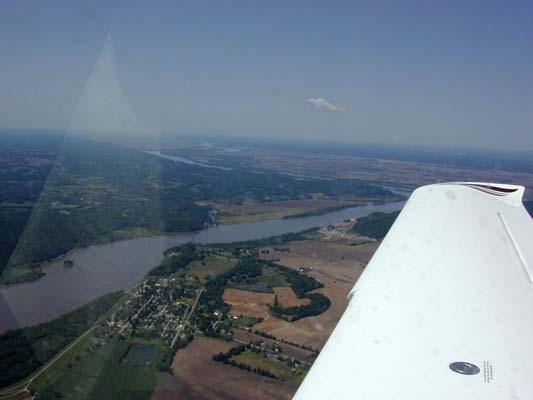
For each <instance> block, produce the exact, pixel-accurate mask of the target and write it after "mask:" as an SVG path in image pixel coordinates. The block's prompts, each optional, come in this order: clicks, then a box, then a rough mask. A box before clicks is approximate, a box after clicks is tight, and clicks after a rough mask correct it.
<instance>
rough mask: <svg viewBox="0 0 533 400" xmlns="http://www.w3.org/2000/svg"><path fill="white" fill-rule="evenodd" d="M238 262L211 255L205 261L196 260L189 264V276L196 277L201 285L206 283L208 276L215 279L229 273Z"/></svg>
mask: <svg viewBox="0 0 533 400" xmlns="http://www.w3.org/2000/svg"><path fill="white" fill-rule="evenodd" d="M236 262H237V260H235V259H234V258H230V259H229V260H228V259H227V258H226V257H221V256H218V255H210V256H207V257H205V258H204V259H203V260H196V261H193V262H191V263H190V264H189V266H188V267H187V274H188V275H190V276H196V277H198V279H199V280H200V283H202V284H203V283H205V281H206V279H207V277H208V276H210V277H215V276H217V275H219V274H222V273H224V272H226V271H229V270H230V269H231V268H233V267H234V266H235V264H236Z"/></svg>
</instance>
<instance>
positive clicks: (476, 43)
mask: <svg viewBox="0 0 533 400" xmlns="http://www.w3.org/2000/svg"><path fill="white" fill-rule="evenodd" d="M532 21H533V3H531V2H524V3H521V2H519V1H517V2H504V1H501V2H494V1H479V2H477V1H468V2H465V1H451V0H450V1H438V2H437V1H419V2H417V1H409V2H400V1H394V2H385V1H379V0H378V1H376V0H374V1H368V2H366V1H340V0H339V1H330V2H326V1H313V0H309V1H297V0H292V1H286V0H285V1H277V0H272V1H239V2H233V1H229V0H228V1H224V0H222V1H221V0H216V1H201V0H195V1H151V2H129V1H128V2H126V1H100V0H92V1H76V2H73V1H63V0H57V1H54V2H43V1H25V0H2V2H0V127H1V128H17V129H43V130H44V129H59V130H80V129H83V130H89V131H104V132H129V133H135V134H142V135H157V134H158V133H163V132H164V133H177V134H180V133H182V134H188V135H190V134H198V135H200V134H208V135H217V134H220V135H235V136H249V137H288V138H292V139H294V138H296V139H298V138H302V139H314V138H318V139H322V140H323V139H331V140H353V141H365V142H378V143H392V144H421V145H439V146H452V147H453V146H460V147H462V146H467V147H491V148H514V149H528V150H533V129H532V127H533V23H532Z"/></svg>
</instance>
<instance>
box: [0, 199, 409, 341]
mask: <svg viewBox="0 0 533 400" xmlns="http://www.w3.org/2000/svg"><path fill="white" fill-rule="evenodd" d="M403 204H404V202H394V203H388V204H380V205H366V206H360V207H351V208H345V209H342V210H339V211H334V212H331V213H328V214H324V215H317V216H310V217H302V218H292V219H273V220H267V221H260V222H249V223H241V224H232V225H219V226H216V227H211V228H208V229H205V230H202V231H196V232H187V233H180V234H176V235H172V236H158V237H143V238H136V239H128V240H122V241H119V242H114V243H107V244H100V245H94V246H89V247H87V248H83V249H77V250H74V251H72V252H71V253H69V255H68V256H66V257H63V258H59V259H57V260H55V261H53V262H51V263H47V264H46V265H44V266H43V271H44V272H45V273H46V275H45V276H44V277H42V278H41V279H39V280H37V281H34V282H30V283H25V284H21V285H16V286H11V287H5V288H2V289H0V333H2V332H4V331H6V330H9V329H15V328H20V327H24V326H30V325H35V324H38V323H41V322H46V321H50V320H52V319H54V318H57V317H58V316H60V315H62V314H64V313H66V312H68V311H71V310H73V309H75V308H77V307H80V306H82V305H84V304H86V303H88V302H89V301H91V300H94V299H96V298H97V297H99V296H102V295H104V294H106V293H111V292H114V291H117V290H124V289H128V288H130V287H131V286H133V285H134V284H135V283H137V282H138V281H139V280H141V279H142V278H143V277H144V276H145V275H146V273H147V272H148V271H150V270H151V269H152V268H153V267H155V266H157V265H158V264H159V262H160V261H161V257H162V253H163V251H164V250H165V249H168V248H169V247H172V246H176V245H178V244H181V243H185V242H189V241H191V242H197V243H206V244H208V243H222V242H223V243H229V242H236V241H241V240H250V239H260V238H264V237H268V236H273V235H279V234H282V233H287V232H299V231H302V230H304V229H309V228H313V227H319V226H320V227H321V226H326V225H330V224H336V223H338V222H341V221H343V220H344V219H347V218H352V217H362V216H365V215H368V214H370V213H372V212H374V211H383V212H392V211H396V210H398V209H400V208H401V207H402V206H403ZM65 258H68V259H69V260H72V261H74V267H72V268H65V267H64V266H63V260H64V259H65Z"/></svg>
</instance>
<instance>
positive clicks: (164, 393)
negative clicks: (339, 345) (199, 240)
mask: <svg viewBox="0 0 533 400" xmlns="http://www.w3.org/2000/svg"><path fill="white" fill-rule="evenodd" d="M362 221H363V222H364V221H365V219H364V218H363V219H362ZM354 225H357V223H356V221H346V222H344V223H342V224H339V226H337V227H330V228H328V229H322V230H312V231H307V232H303V233H301V234H295V235H291V236H290V238H291V241H288V242H287V241H283V239H282V240H280V237H273V238H270V239H262V240H258V241H250V242H239V243H234V244H224V245H193V244H185V245H182V246H178V247H174V248H171V249H169V250H167V251H166V252H165V256H164V259H163V261H162V262H161V264H160V265H159V266H158V267H156V268H155V269H154V270H152V271H151V272H150V273H149V274H148V276H147V277H146V279H144V280H142V281H141V282H139V284H137V285H136V286H135V287H133V288H132V289H131V290H128V291H127V292H123V293H116V294H113V295H108V296H105V297H103V298H102V299H99V300H97V301H96V302H94V303H91V304H90V305H88V306H84V307H82V308H81V309H79V310H76V311H74V312H72V313H70V314H67V315H65V316H63V317H61V318H60V319H58V320H54V321H52V322H50V323H46V324H42V325H39V326H37V327H33V328H26V329H22V330H19V331H10V332H7V333H5V334H3V335H0V354H1V355H2V357H0V360H2V361H0V362H1V363H2V369H3V370H4V369H5V368H7V369H9V371H10V373H9V374H7V375H6V374H5V375H3V377H2V383H1V384H2V386H4V387H5V388H4V389H2V390H1V391H0V395H1V396H2V398H22V397H24V396H26V395H28V396H29V395H31V394H36V395H37V396H38V398H43V399H56V398H79V396H80V395H82V394H83V397H85V398H89V399H91V398H95V399H97V398H102V397H106V396H109V394H110V393H111V394H113V398H117V399H120V398H134V399H137V398H138V399H149V398H152V399H167V398H175V396H178V395H179V396H180V398H184V399H226V398H233V399H245V398H251V397H252V398H259V399H275V398H287V399H288V398H291V397H292V395H293V394H294V392H295V391H296V389H297V387H298V385H299V384H300V383H301V381H302V380H303V378H304V377H305V374H306V372H307V371H308V369H309V368H310V366H311V365H312V363H313V361H314V359H315V358H316V356H317V354H318V353H319V351H320V348H322V346H323V345H324V343H325V342H326V340H327V337H328V336H329V334H330V333H331V331H332V330H333V328H334V326H335V324H336V322H337V321H338V319H339V318H340V316H341V315H342V312H343V311H344V309H345V307H346V305H347V299H346V295H347V293H348V291H349V290H350V288H351V287H352V286H353V284H354V282H355V281H356V279H357V278H358V277H359V275H360V274H361V273H362V271H363V270H364V266H365V265H366V263H367V262H368V260H369V259H370V257H371V255H372V253H373V252H374V251H375V249H376V248H377V246H378V242H377V241H376V240H375V239H371V238H368V237H366V236H360V235H357V234H354V233H353V232H352V231H353V229H352V228H353V226H354ZM384 229H386V228H384ZM285 238H287V237H286V236H285ZM58 338H62V339H61V340H59V341H58ZM22 349H24V350H25V351H21V350H22ZM32 350H33V351H32ZM4 364H5V365H4ZM200 371H201V372H200Z"/></svg>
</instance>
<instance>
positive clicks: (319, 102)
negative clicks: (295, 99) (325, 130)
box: [307, 97, 344, 112]
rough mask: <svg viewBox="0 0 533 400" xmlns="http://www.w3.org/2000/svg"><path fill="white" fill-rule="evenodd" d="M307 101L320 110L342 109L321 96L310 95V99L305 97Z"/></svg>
mask: <svg viewBox="0 0 533 400" xmlns="http://www.w3.org/2000/svg"><path fill="white" fill-rule="evenodd" d="M307 101H308V102H309V103H311V104H312V105H313V107H314V108H315V109H317V110H320V111H328V112H342V111H344V108H342V107H340V106H338V105H336V104H333V103H331V102H329V101H327V100H324V99H323V98H321V97H311V98H310V99H307Z"/></svg>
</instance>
